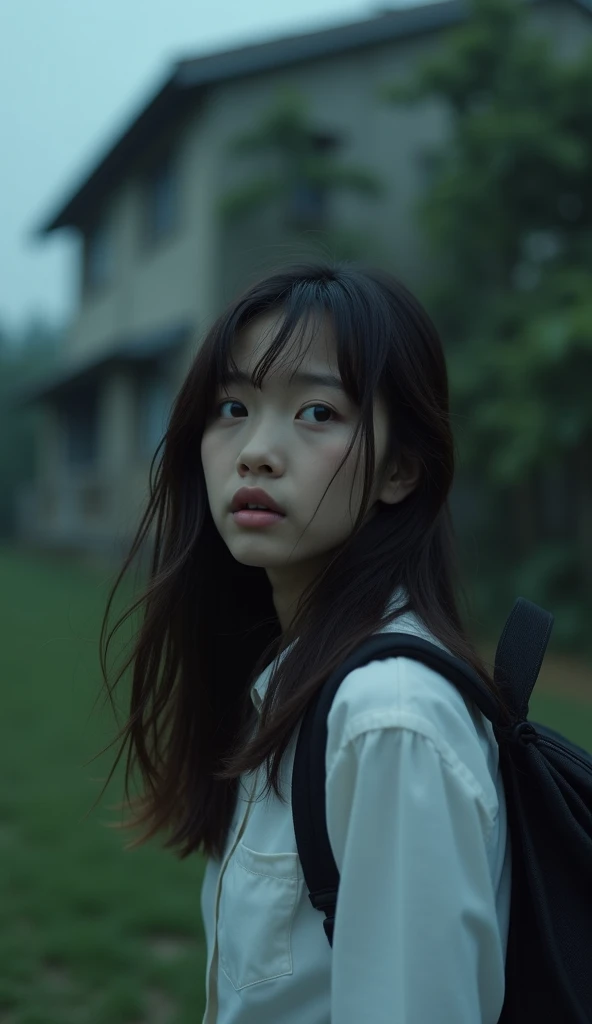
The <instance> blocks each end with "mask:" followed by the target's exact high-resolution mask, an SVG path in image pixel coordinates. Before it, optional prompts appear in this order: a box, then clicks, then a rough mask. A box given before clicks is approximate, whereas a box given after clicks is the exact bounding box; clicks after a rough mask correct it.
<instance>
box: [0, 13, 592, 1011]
mask: <svg viewBox="0 0 592 1024" xmlns="http://www.w3.org/2000/svg"><path fill="white" fill-rule="evenodd" d="M0 54H1V60H0V76H1V77H2V78H3V81H2V86H3V87H2V88H1V89H0V109H1V111H2V124H3V143H4V146H3V158H2V162H1V165H0V180H1V182H2V188H1V190H0V208H1V210H2V225H3V230H2V233H1V235H0V271H1V272H0V612H1V614H0V679H1V681H2V695H3V700H2V708H3V713H2V716H1V720H0V730H1V732H0V769H1V777H2V786H1V787H0V1024H68V1022H80V1024H86V1022H89V1024H168V1022H181V1024H184V1022H189V1021H192V1022H194V1021H199V1020H201V1016H202V1014H203V1008H204V975H205V952H204V944H203V935H202V927H201V920H200V904H199V895H200V887H201V877H202V871H203V864H202V863H201V860H200V858H197V857H193V858H189V859H188V860H186V861H185V862H183V863H179V862H178V861H177V860H175V859H174V857H173V856H172V855H171V854H170V853H167V852H164V851H163V850H162V849H161V848H160V846H159V845H158V844H157V843H155V842H154V843H151V844H149V845H148V846H146V847H142V848H141V849H139V850H137V851H127V852H124V851H123V844H124V842H125V841H127V839H129V838H130V836H129V833H124V834H123V833H121V832H117V831H114V830H113V829H109V828H107V827H106V823H107V822H109V821H113V820H116V819H117V814H116V813H115V812H114V811H112V810H110V807H112V805H113V804H114V803H115V802H116V801H118V800H119V799H121V796H122V793H121V776H122V772H121V771H120V770H119V769H118V771H117V772H116V774H115V777H114V780H113V783H112V785H111V787H110V789H109V790H108V793H107V795H106V797H105V798H104V800H103V801H102V802H101V803H100V804H99V805H98V807H97V808H96V809H95V810H93V811H92V812H91V813H89V809H90V808H91V806H92V804H93V801H94V800H95V799H96V797H97V795H98V792H99V789H100V785H102V783H103V781H104V779H105V777H106V775H107V773H108V770H109V768H110V766H111V764H112V761H113V757H114V753H115V748H111V750H110V751H109V752H108V753H106V754H101V756H100V757H98V758H97V759H96V760H93V761H92V762H91V763H89V762H90V759H91V758H93V757H94V756H95V755H96V754H97V753H98V752H99V751H100V750H101V749H102V748H103V747H104V746H105V745H106V744H107V743H108V742H109V741H110V740H112V739H113V737H114V735H115V731H116V730H115V721H114V717H113V713H112V711H111V709H110V708H109V706H108V705H107V706H105V704H104V701H103V698H102V694H101V681H100V670H99V665H98V650H97V642H98V630H99V624H100V618H101V616H102V613H103V611H104V605H105V600H106V596H107V593H108V590H109V586H110V584H111V583H112V582H113V579H114V574H115V571H116V568H117V565H118V562H119V561H120V559H121V557H122V555H123V553H124V552H125V550H126V547H127V545H128V543H129V541H130V539H131V536H132V535H133V533H134V531H135V528H136V526H137V524H138V520H139V516H140V513H141V510H142V508H143V504H144V501H145V497H146V493H147V483H148V472H149V467H150V460H151V458H152V456H153V454H154V452H155V449H156V447H157V445H158V443H159V441H160V439H161V437H162V435H163V433H164V430H165V429H166V423H167V417H168V414H169V410H170V407H171V404H172V401H173V399H174V396H175V393H176V390H177V389H178V387H179V385H180V383H181V381H182V379H183V377H184V374H185V372H186V370H187V368H188V366H189V364H190V362H191V359H192V357H193V355H194V353H195V351H196V348H197V347H198V345H199V342H200V339H201V338H202V337H203V335H204V333H205V331H206V330H207V329H208V327H209V326H210V324H211V323H212V321H213V319H214V318H215V317H216V316H217V315H218V314H219V312H220V311H221V309H222V308H223V307H224V305H225V304H226V303H227V302H228V301H229V300H230V299H232V298H233V296H234V295H235V294H236V293H237V291H238V290H239V289H242V288H243V287H245V286H247V285H248V284H249V283H250V282H252V281H253V280H254V279H255V278H256V277H259V276H260V275H261V274H263V273H265V271H266V270H267V269H271V268H272V267H275V266H277V265H278V264H281V263H291V262H293V261H294V260H295V259H301V258H308V257H312V258H314V257H319V258H323V257H326V258H330V259H331V258H338V259H340V258H345V259H354V260H361V261H365V262H367V263H370V264H376V265H379V266H382V267H385V268H386V269H388V270H390V271H392V272H394V273H395V274H397V275H398V276H399V277H400V278H402V280H403V281H404V282H405V283H406V284H407V285H408V286H409V287H410V288H411V289H412V291H414V292H415V293H416V294H417V295H418V296H419V297H420V299H421V300H422V301H423V302H424V303H425V305H426V306H427V308H428V310H429V312H430V313H431V315H432V317H433V319H434V320H435V322H436V324H437V326H438V328H439V330H440V332H441V334H442V337H443V340H444V344H445V348H446V353H447V359H448V365H449V371H450V380H451V390H452V412H453V423H454V430H455V435H456V439H457V447H458V471H457V480H456V483H455V487H454V492H453V495H452V507H453V513H454V518H455V523H456V529H457V536H458V543H459V548H460V553H461V558H462V564H463V569H464V573H465V578H466V581H467V586H468V589H469V593H470V595H471V597H472V599H473V612H472V618H471V622H470V628H471V630H472V632H473V635H474V637H475V639H476V640H477V642H478V643H479V645H480V647H481V649H482V651H483V653H484V654H485V655H486V656H487V657H488V658H490V659H491V657H492V652H493V651H494V648H495V642H496V639H497V637H498V635H499V633H500V631H501V628H502V626H503V623H504V621H505V618H506V616H507V614H508V613H509V611H510V609H511V607H512V605H513V603H514V600H515V599H516V597H517V596H519V595H522V596H524V597H527V598H529V599H530V600H532V601H535V602H536V603H538V604H541V605H543V606H544V607H545V608H547V609H549V610H550V611H552V612H553V614H554V615H555V626H554V631H553V636H552V640H551V643H550V646H549V654H548V656H547V659H546V662H545V666H544V668H543V671H542V673H541V677H540V680H539V683H538V684H537V692H536V694H535V696H534V698H533V701H532V704H531V718H534V719H535V720H536V719H537V718H538V719H539V720H540V721H546V722H547V723H548V724H550V725H553V726H554V727H555V728H558V729H560V730H561V731H563V732H564V733H565V734H566V735H568V736H569V737H570V738H572V739H573V740H574V741H575V742H577V743H579V744H581V745H583V746H585V747H586V748H587V749H592V630H591V629H590V621H591V613H592V400H591V393H592V288H591V268H592V0H469V2H466V3H459V2H457V0H441V2H439V3H435V4H429V5H425V4H419V3H414V4H405V5H394V4H392V5H390V6H387V5H383V6H382V7H377V6H373V5H371V4H369V3H367V2H355V0H349V2H348V0H331V2H330V0H324V3H323V10H322V15H321V14H319V12H318V4H317V3H316V0H298V3H296V2H295V0H285V2H284V4H283V6H282V7H281V10H280V8H279V6H278V5H277V4H272V3H271V2H270V0H251V3H249V4H248V5H247V4H239V3H238V2H234V0H220V2H218V3H217V4H216V5H215V9H211V8H208V7H207V6H206V5H205V4H203V3H196V2H193V3H191V2H190V0H168V2H167V3H166V4H164V3H160V2H158V0H152V2H149V3H148V4H146V3H141V2H140V0H124V2H123V3H122V2H119V3H117V4H116V3H115V0H104V2H103V3H102V4H101V5H91V6H90V7H89V5H79V4H78V5H77V4H75V3H74V2H73V0H53V2H52V3H51V4H46V3H44V2H43V0H21V3H20V4H19V5H18V6H17V5H6V6H4V8H3V10H2V13H1V14H0ZM132 592H133V589H132V582H129V583H128V584H127V585H126V589H124V592H123V593H122V594H121V596H120V599H119V603H120V605H121V606H122V607H123V605H124V604H125V601H126V598H130V597H131V595H132ZM129 638H131V633H130V637H129ZM129 638H128V639H129ZM119 700H120V710H121V713H122V716H123V715H125V706H124V702H123V700H122V699H121V698H119Z"/></svg>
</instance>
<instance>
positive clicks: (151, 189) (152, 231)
mask: <svg viewBox="0 0 592 1024" xmlns="http://www.w3.org/2000/svg"><path fill="white" fill-rule="evenodd" d="M145 206H146V209H145V232H144V236H145V241H146V242H147V243H148V244H149V245H153V244H155V243H158V242H160V241H161V240H162V239H164V238H167V237H168V236H169V235H170V234H172V232H173V231H174V230H175V227H176V226H177V215H178V181H177V175H176V173H175V165H174V161H173V157H172V154H171V153H167V154H166V155H165V156H163V157H161V158H160V159H159V160H158V161H157V162H156V163H154V164H153V165H152V166H151V168H150V170H149V171H148V174H147V177H146V187H145Z"/></svg>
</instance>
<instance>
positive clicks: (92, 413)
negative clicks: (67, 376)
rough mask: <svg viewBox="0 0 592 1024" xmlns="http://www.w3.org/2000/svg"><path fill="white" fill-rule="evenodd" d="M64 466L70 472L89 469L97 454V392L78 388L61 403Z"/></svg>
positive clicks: (90, 388) (94, 388)
mask: <svg viewBox="0 0 592 1024" xmlns="http://www.w3.org/2000/svg"><path fill="white" fill-rule="evenodd" d="M63 422H64V431H65V454H66V462H67V464H68V465H69V466H70V467H72V468H77V469H78V468H82V467H87V466H93V465H94V464H95V463H96V460H97V452H98V392H97V388H96V387H88V388H80V389H79V390H77V391H76V392H74V393H73V394H72V395H70V396H68V398H67V399H66V400H65V402H64V406H63Z"/></svg>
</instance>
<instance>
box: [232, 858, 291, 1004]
mask: <svg viewBox="0 0 592 1024" xmlns="http://www.w3.org/2000/svg"><path fill="white" fill-rule="evenodd" d="M302 884H303V875H302V868H301V866H300V862H299V859H298V854H297V853H258V852H256V851H255V850H251V849H249V847H248V846H244V845H243V843H238V844H237V846H236V849H235V850H234V852H233V854H232V855H231V857H230V858H229V860H228V863H227V865H226V870H225V872H224V877H223V879H222V886H221V892H220V908H219V918H218V953H219V957H220V966H221V968H222V970H223V971H224V974H225V975H226V977H227V978H228V980H229V981H230V983H231V984H232V986H233V988H235V989H236V990H237V991H239V990H240V989H242V988H246V986H247V985H257V984H259V983H260V982H263V981H271V980H272V979H273V978H281V977H282V975H285V974H291V973H292V944H291V938H292V923H293V920H294V914H295V912H296V907H297V904H298V898H299V895H300V891H301V888H302Z"/></svg>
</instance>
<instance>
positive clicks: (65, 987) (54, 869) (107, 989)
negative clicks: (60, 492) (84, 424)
mask: <svg viewBox="0 0 592 1024" xmlns="http://www.w3.org/2000/svg"><path fill="white" fill-rule="evenodd" d="M109 582H110V578H109V575H108V573H107V572H104V573H101V572H100V571H98V570H91V569H89V568H83V567H81V566H79V567H77V566H74V565H72V564H70V563H66V562H63V561H62V562H61V561H60V560H59V559H57V558H50V557H48V556H38V555H33V554H29V555H24V554H23V553H20V552H19V553H17V552H13V551H10V550H8V549H0V612H1V614H0V680H1V684H2V703H1V707H2V717H1V734H0V771H1V778H2V785H1V787H0V964H1V967H0V1024H69V1022H80V1024H85V1022H88V1024H167V1022H171V1024H172V1022H174V1024H189V1022H191V1024H195V1022H199V1021H201V1018H202V1015H203V1009H204V976H205V949H204V941H203V934H202V926H201V910H200V902H199V900H200V891H201V879H202V872H203V862H202V860H201V858H199V857H197V856H194V857H190V858H188V859H187V860H186V861H184V862H182V863H181V862H179V861H178V860H177V859H176V858H175V857H174V855H173V854H172V853H170V852H165V851H163V850H162V849H160V848H159V846H158V844H157V843H156V841H154V842H153V843H151V844H150V845H148V846H143V847H141V848H140V849H138V850H134V851H129V852H124V851H123V845H124V843H125V842H126V841H127V840H128V838H131V834H130V833H129V832H125V833H123V832H117V831H114V830H112V829H107V828H105V827H104V823H105V822H107V821H112V820H114V819H115V818H116V816H117V815H116V812H115V811H113V810H109V809H108V807H107V805H108V804H113V803H115V802H116V801H118V800H119V799H121V795H122V793H121V777H122V772H121V771H118V773H117V774H116V776H115V777H114V780H113V782H112V784H111V786H110V787H109V789H108V790H107V792H106V794H105V796H104V798H103V801H102V804H100V805H98V806H97V808H96V809H95V810H94V811H93V812H92V813H91V814H90V815H88V816H86V815H87V812H88V811H89V810H90V808H91V806H92V804H93V802H94V800H95V799H96V797H97V795H98V793H99V791H100V788H101V784H102V782H103V780H104V779H105V777H106V775H107V773H108V769H109V768H110V766H111V763H112V759H113V754H114V750H115V748H113V749H112V751H109V752H107V754H104V755H102V756H101V757H100V758H98V759H97V760H96V761H93V762H92V763H91V764H87V765H86V767H85V766H84V762H87V761H88V760H89V759H90V758H91V757H92V756H93V755H95V754H96V753H97V752H98V751H99V750H100V749H101V748H102V747H104V746H105V744H106V743H107V742H108V740H110V739H111V738H112V737H113V735H114V732H113V718H112V713H111V711H110V709H109V706H108V705H107V706H104V705H103V700H102V696H101V700H100V701H99V702H98V703H96V706H95V708H94V710H93V706H94V705H95V702H96V699H97V696H98V695H99V694H100V693H101V689H100V685H101V684H100V672H99V666H98V661H97V637H98V626H99V621H100V617H101V614H102V611H103V608H104V603H105V599H106V595H107V591H108V585H109ZM531 718H533V719H535V720H539V721H542V722H548V723H549V724H550V725H552V726H554V727H555V728H557V729H560V730H561V731H562V732H564V733H565V734H566V735H567V736H570V737H571V738H573V739H574V740H575V742H577V743H579V744H580V745H582V746H584V747H586V748H588V749H590V748H592V705H590V704H585V703H576V702H574V701H571V702H570V701H566V700H562V699H559V698H556V697H553V696H549V695H548V694H546V693H545V694H541V695H540V696H537V697H535V698H534V699H533V702H532V707H531ZM85 816H86V817H85Z"/></svg>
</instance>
